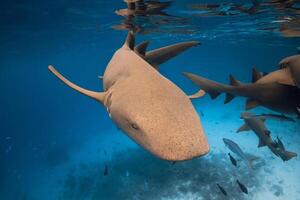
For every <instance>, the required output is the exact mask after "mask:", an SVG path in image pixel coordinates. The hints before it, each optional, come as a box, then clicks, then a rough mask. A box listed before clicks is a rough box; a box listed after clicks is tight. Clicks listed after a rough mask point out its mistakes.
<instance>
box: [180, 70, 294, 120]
mask: <svg viewBox="0 0 300 200" xmlns="http://www.w3.org/2000/svg"><path fill="white" fill-rule="evenodd" d="M185 75H186V76H187V77H188V78H189V79H191V80H192V81H193V82H194V83H195V84H197V85H198V86H200V87H201V89H203V90H204V91H206V92H207V90H209V89H213V90H214V91H216V92H219V93H223V92H224V93H229V94H232V95H233V96H242V97H247V98H250V99H253V100H256V101H258V102H259V105H261V106H264V107H267V108H269V109H271V110H274V111H277V112H280V113H287V114H296V113H297V112H296V108H297V107H299V106H300V90H299V89H298V88H297V87H294V86H289V85H283V84H279V83H264V84H258V83H253V84H240V85H238V86H231V85H225V84H221V83H217V82H215V81H211V80H208V79H206V78H203V77H200V76H197V75H194V74H191V73H185Z"/></svg>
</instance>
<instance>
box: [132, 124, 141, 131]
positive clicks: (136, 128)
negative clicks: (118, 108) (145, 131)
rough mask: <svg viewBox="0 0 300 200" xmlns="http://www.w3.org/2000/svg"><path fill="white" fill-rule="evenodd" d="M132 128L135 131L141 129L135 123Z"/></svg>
mask: <svg viewBox="0 0 300 200" xmlns="http://www.w3.org/2000/svg"><path fill="white" fill-rule="evenodd" d="M131 127H132V128H133V129H135V130H138V129H139V127H138V126H137V125H136V124H134V123H132V124H131Z"/></svg>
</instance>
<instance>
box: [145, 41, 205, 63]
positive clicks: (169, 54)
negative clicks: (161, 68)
mask: <svg viewBox="0 0 300 200" xmlns="http://www.w3.org/2000/svg"><path fill="white" fill-rule="evenodd" d="M199 44H200V42H198V41H190V42H182V43H178V44H174V45H170V46H166V47H162V48H159V49H155V50H152V51H149V52H147V53H146V55H145V60H146V61H147V62H148V63H149V64H151V65H154V66H158V65H160V64H162V63H164V62H166V61H168V60H170V59H171V58H173V57H175V56H177V55H179V54H180V53H182V52H183V51H185V50H187V49H189V48H190V47H193V46H196V45H199Z"/></svg>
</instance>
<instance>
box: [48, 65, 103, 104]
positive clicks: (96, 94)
mask: <svg viewBox="0 0 300 200" xmlns="http://www.w3.org/2000/svg"><path fill="white" fill-rule="evenodd" d="M48 69H49V70H50V71H51V72H52V73H53V74H54V75H55V76H56V77H57V78H59V79H60V80H61V81H62V82H64V83H65V84H66V85H68V86H69V87H70V88H72V89H74V90H76V91H77V92H80V93H81V94H84V95H86V96H88V97H90V98H92V99H94V100H96V101H99V102H101V103H102V104H103V103H104V99H105V92H94V91H90V90H86V89H84V88H81V87H79V86H78V85H75V84H74V83H72V82H70V81H69V80H67V79H66V78H65V77H63V76H62V75H61V74H60V73H59V72H58V71H56V69H55V68H54V67H53V66H52V65H49V66H48Z"/></svg>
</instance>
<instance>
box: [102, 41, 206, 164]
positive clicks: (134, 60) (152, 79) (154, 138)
mask: <svg viewBox="0 0 300 200" xmlns="http://www.w3.org/2000/svg"><path fill="white" fill-rule="evenodd" d="M103 81H104V89H105V91H106V92H107V93H108V94H109V96H110V98H109V100H108V101H109V103H108V104H107V108H108V110H109V112H110V115H111V118H112V120H113V121H114V122H115V123H116V124H117V125H118V126H119V127H120V128H121V129H122V130H123V131H124V132H125V133H126V134H128V136H129V137H130V138H132V139H133V140H134V141H136V142H137V143H138V144H139V145H141V146H142V147H144V148H145V149H147V150H148V151H150V152H151V153H153V154H154V155H156V156H157V157H159V158H162V159H165V160H172V161H180V160H189V159H192V158H194V157H198V156H201V155H205V154H206V153H208V151H209V145H208V143H207V139H206V137H205V135H204V131H203V128H202V125H201V122H200V119H199V117H198V115H197V113H196V111H195V109H194V107H193V105H192V103H191V101H190V99H189V98H188V97H187V96H186V94H185V93H184V92H183V91H182V90H181V89H179V88H178V87H177V86H176V85H174V84H173V83H172V82H171V81H169V80H168V79H166V78H165V77H164V76H162V75H161V74H160V73H159V72H158V71H157V70H156V69H154V68H153V67H152V66H151V65H149V64H148V63H147V62H146V61H144V60H143V59H142V58H141V57H139V56H138V55H137V54H136V53H135V52H134V51H132V50H131V49H129V48H128V47H126V45H125V46H123V47H122V48H121V49H119V50H118V51H117V52H116V53H115V55H114V56H113V58H112V60H111V61H110V63H109V64H108V67H107V68H106V70H105V73H104V77H103ZM129 118H130V120H131V121H128V120H129ZM132 124H135V126H137V127H138V130H135V129H134V128H132Z"/></svg>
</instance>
